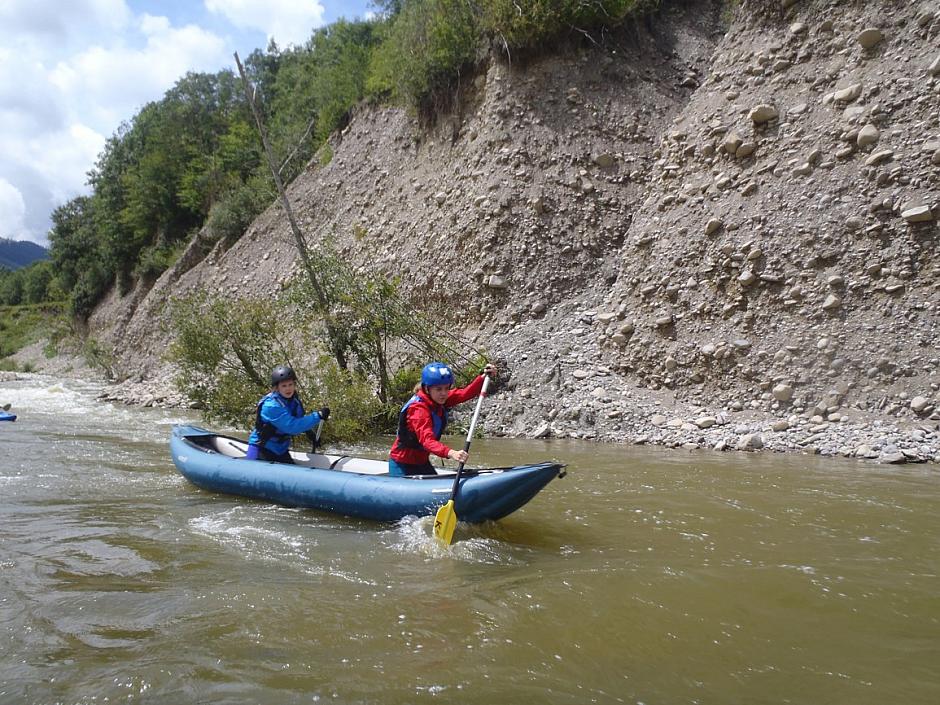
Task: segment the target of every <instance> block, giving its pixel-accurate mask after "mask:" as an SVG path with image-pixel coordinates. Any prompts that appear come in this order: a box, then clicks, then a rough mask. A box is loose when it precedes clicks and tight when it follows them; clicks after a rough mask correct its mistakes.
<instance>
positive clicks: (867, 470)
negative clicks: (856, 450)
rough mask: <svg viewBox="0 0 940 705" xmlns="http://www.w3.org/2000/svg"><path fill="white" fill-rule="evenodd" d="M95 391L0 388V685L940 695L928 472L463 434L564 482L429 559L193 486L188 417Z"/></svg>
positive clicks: (538, 696) (604, 695)
mask: <svg viewBox="0 0 940 705" xmlns="http://www.w3.org/2000/svg"><path fill="white" fill-rule="evenodd" d="M95 391H96V389H95V388H94V387H93V386H90V385H86V384H80V383H76V382H65V381H55V380H50V379H48V378H40V377H36V378H31V379H27V380H21V381H16V382H5V383H0V403H5V402H12V403H13V405H14V410H15V411H17V412H18V413H19V414H20V419H19V420H18V421H17V422H16V423H13V424H10V423H6V424H0V703H4V704H5V703H103V702H112V703H113V702H130V703H265V704H267V703H271V704H282V703H317V702H321V703H322V702H330V703H393V704H394V703H416V702H460V703H487V704H492V703H509V702H513V703H515V702H520V700H521V699H523V698H529V699H530V701H531V702H538V703H572V704H574V703H621V702H622V703H644V704H647V705H654V704H657V703H668V704H673V703H814V704H815V703H846V704H850V703H851V704H852V705H857V704H858V703H905V704H907V705H914V704H917V703H925V704H926V703H937V702H940V666H938V664H940V580H938V576H940V473H938V472H937V470H936V467H935V466H934V467H931V466H907V467H902V468H895V467H890V468H889V467H882V466H877V465H867V464H862V463H858V462H850V461H840V460H834V459H819V458H814V457H807V456H798V455H790V456H784V455H771V454H754V455H745V454H714V453H706V452H694V453H689V452H677V451H666V450H661V449H655V448H640V447H624V446H615V445H592V444H588V443H577V442H543V441H510V440H501V439H482V440H479V441H476V442H475V444H474V447H473V454H472V461H473V462H476V463H479V464H490V465H493V464H509V463H515V462H523V461H528V460H536V459H544V458H557V459H560V460H563V461H564V462H566V463H568V465H569V475H568V476H567V477H565V478H564V479H562V480H558V481H555V482H553V483H552V484H550V485H549V486H548V487H547V488H546V489H545V490H543V492H542V493H541V494H540V495H539V496H538V497H536V498H535V500H533V501H532V502H531V503H530V504H529V505H527V506H526V507H525V508H523V509H522V510H521V511H519V512H517V513H516V514H514V515H512V516H511V517H508V518H507V519H505V520H503V521H501V522H499V523H498V524H493V525H487V526H482V527H467V526H464V525H460V526H459V527H458V529H457V536H456V539H457V541H456V543H455V545H454V546H453V547H452V548H451V549H449V550H445V549H442V548H440V547H439V546H438V545H437V544H436V543H435V541H434V540H433V539H432V538H431V535H430V532H431V527H430V520H429V519H413V520H405V521H403V522H400V523H398V524H375V523H370V522H362V521H355V520H350V519H344V518H341V517H335V516H330V515H326V514H320V513H316V512H311V511H303V510H296V509H287V508H279V507H274V506H270V505H267V504H263V503H259V502H253V501H248V500H243V499H237V498H232V497H224V496H216V495H212V494H209V493H206V492H202V491H200V490H198V489H196V488H194V487H193V486H191V485H189V484H188V483H187V482H186V481H185V480H183V479H182V478H181V477H180V476H179V475H178V474H177V472H176V470H175V469H174V467H173V465H172V462H171V460H170V456H169V452H168V446H167V442H168V437H169V431H170V427H171V425H172V424H173V423H177V422H189V421H195V420H196V419H195V417H193V416H189V415H187V414H186V413H184V412H175V411H162V410H153V409H131V408H125V407H118V406H112V405H108V404H101V403H98V402H96V401H94V393H95ZM484 413H485V406H484ZM386 442H387V439H375V440H374V441H373V442H371V443H368V444H364V445H363V446H361V447H358V448H353V449H347V450H352V451H353V452H356V453H364V454H371V455H372V456H373V457H380V456H381V455H382V454H383V452H384V450H385V443H386Z"/></svg>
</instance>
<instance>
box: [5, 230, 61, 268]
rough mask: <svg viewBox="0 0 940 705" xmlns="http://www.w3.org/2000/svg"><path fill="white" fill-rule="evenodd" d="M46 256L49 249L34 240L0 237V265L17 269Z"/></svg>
mask: <svg viewBox="0 0 940 705" xmlns="http://www.w3.org/2000/svg"><path fill="white" fill-rule="evenodd" d="M48 256H49V250H47V249H46V248H45V247H41V246H39V245H37V244H36V243H34V242H27V241H26V240H8V239H6V238H5V237H0V267H5V268H6V269H19V268H20V267H25V266H26V265H28V264H32V263H33V262H35V261H36V260H40V259H46V258H47V257H48Z"/></svg>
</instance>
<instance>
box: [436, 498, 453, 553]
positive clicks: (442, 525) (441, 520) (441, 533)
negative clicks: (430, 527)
mask: <svg viewBox="0 0 940 705" xmlns="http://www.w3.org/2000/svg"><path fill="white" fill-rule="evenodd" d="M456 528H457V512H456V511H455V510H454V500H452V499H449V500H447V504H445V505H444V506H443V507H441V508H440V509H438V510H437V515H436V516H435V517H434V536H436V537H437V538H439V539H440V540H441V541H443V542H444V544H445V545H446V546H450V544H451V542H453V540H454V529H456Z"/></svg>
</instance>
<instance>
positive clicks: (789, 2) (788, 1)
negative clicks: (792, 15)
mask: <svg viewBox="0 0 940 705" xmlns="http://www.w3.org/2000/svg"><path fill="white" fill-rule="evenodd" d="M799 1H800V0H780V7H782V8H783V9H784V10H786V9H787V8H788V7H791V6H793V5H796V4H797V3H798V2H799Z"/></svg>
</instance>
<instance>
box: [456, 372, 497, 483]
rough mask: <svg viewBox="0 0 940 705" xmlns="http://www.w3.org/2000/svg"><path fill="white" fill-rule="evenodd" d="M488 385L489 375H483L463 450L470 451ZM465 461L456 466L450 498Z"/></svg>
mask: <svg viewBox="0 0 940 705" xmlns="http://www.w3.org/2000/svg"><path fill="white" fill-rule="evenodd" d="M489 386H490V376H489V375H484V376H483V389H481V390H480V396H479V397H478V398H477V408H476V409H474V410H473V419H471V421H470V430H469V431H467V442H466V443H464V444H463V449H464V452H469V451H470V441H472V440H473V432H474V430H476V427H477V419H478V418H479V417H480V407H481V406H483V396H484V395H485V394H486V389H487V387H489ZM464 465H465V463H461V464H460V465H458V466H457V477H455V478H454V487H453V489H452V490H451V491H450V498H451V500H453V499H454V498H456V497H457V487H458V486H459V485H460V474H461V473H462V472H463V466H464Z"/></svg>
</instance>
